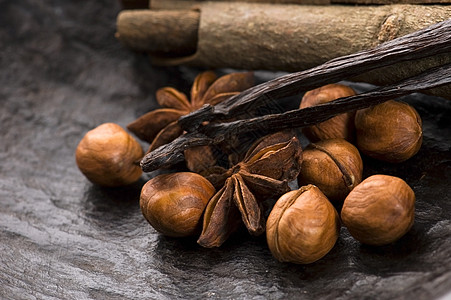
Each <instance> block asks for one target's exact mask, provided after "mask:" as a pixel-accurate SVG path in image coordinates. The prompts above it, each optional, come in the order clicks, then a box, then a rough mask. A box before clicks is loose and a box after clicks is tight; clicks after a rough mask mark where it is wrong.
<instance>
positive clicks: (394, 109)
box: [355, 100, 423, 163]
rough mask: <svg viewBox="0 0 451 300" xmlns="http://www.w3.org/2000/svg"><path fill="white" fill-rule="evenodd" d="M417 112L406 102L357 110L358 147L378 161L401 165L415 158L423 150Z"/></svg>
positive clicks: (421, 132) (388, 103)
mask: <svg viewBox="0 0 451 300" xmlns="http://www.w3.org/2000/svg"><path fill="white" fill-rule="evenodd" d="M421 124H422V122H421V118H420V116H419V115H418V113H417V111H416V110H415V109H414V108H413V107H412V106H410V105H409V104H407V103H404V102H398V101H393V100H390V101H387V102H385V103H382V104H379V105H376V106H373V107H370V108H366V109H362V110H359V111H357V113H356V116H355V127H356V135H357V141H356V142H357V143H356V145H357V148H359V150H360V151H361V152H362V153H364V154H366V155H368V156H370V157H372V158H376V159H379V160H383V161H387V162H392V163H398V162H403V161H405V160H407V159H409V158H411V157H412V156H414V155H415V154H416V153H417V152H418V150H419V149H420V147H421V142H422V140H423V131H422V129H421Z"/></svg>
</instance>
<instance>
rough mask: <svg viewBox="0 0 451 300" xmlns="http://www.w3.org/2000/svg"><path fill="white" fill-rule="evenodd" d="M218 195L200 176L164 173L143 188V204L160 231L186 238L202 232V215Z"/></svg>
mask: <svg viewBox="0 0 451 300" xmlns="http://www.w3.org/2000/svg"><path fill="white" fill-rule="evenodd" d="M214 193H215V188H214V187H213V185H211V183H210V182H209V181H208V180H207V179H205V178H204V177H202V176H201V175H199V174H196V173H191V172H179V173H172V174H163V175H159V176H157V177H154V178H152V179H151V180H149V181H148V182H147V183H146V184H145V185H144V186H143V188H142V190H141V196H140V201H139V205H140V207H141V211H142V213H143V215H144V217H145V218H146V220H147V221H148V222H149V223H150V225H152V227H153V228H155V229H156V230H157V231H158V232H160V233H162V234H164V235H167V236H172V237H184V236H190V235H193V234H196V233H198V231H199V230H200V223H201V219H202V213H203V211H204V209H205V207H206V206H207V203H208V201H209V200H210V198H211V197H212V196H213V195H214Z"/></svg>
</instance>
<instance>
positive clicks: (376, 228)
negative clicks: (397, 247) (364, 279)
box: [341, 175, 415, 246]
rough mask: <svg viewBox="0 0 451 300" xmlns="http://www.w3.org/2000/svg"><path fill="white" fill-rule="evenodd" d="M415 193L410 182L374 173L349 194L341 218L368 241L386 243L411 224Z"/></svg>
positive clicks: (407, 228) (366, 242)
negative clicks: (408, 183)
mask: <svg viewBox="0 0 451 300" xmlns="http://www.w3.org/2000/svg"><path fill="white" fill-rule="evenodd" d="M414 217H415V194H414V192H413V191H412V189H411V188H410V187H409V185H407V183H406V182H405V181H404V180H402V179H400V178H398V177H393V176H388V175H373V176H371V177H368V178H367V179H365V180H364V181H362V182H361V183H360V184H359V185H358V186H356V187H355V188H354V189H353V190H352V192H351V193H349V195H348V197H346V199H345V201H344V204H343V208H342V210H341V219H342V221H343V223H344V225H345V226H346V227H347V228H348V230H349V232H350V233H351V235H352V236H353V237H354V238H355V239H357V240H358V241H360V242H361V243H364V244H368V245H377V246H380V245H387V244H390V243H392V242H394V241H396V240H398V239H399V238H401V237H402V236H403V235H404V234H405V233H407V231H409V229H410V228H411V227H412V225H413V222H414Z"/></svg>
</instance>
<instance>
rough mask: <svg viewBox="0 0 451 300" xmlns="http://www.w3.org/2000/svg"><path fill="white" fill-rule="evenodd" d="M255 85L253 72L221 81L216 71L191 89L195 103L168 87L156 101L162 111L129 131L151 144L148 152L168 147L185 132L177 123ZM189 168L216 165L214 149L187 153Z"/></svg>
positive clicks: (200, 78) (201, 77)
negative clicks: (204, 107) (193, 112)
mask: <svg viewBox="0 0 451 300" xmlns="http://www.w3.org/2000/svg"><path fill="white" fill-rule="evenodd" d="M253 85H254V75H253V73H252V72H245V73H230V74H227V75H224V76H221V77H219V78H217V76H216V74H215V73H214V72H212V71H206V72H203V73H201V74H199V75H198V76H197V77H196V78H195V80H194V83H193V85H192V88H191V101H190V100H188V97H187V95H185V94H184V93H182V92H180V91H178V90H176V89H174V88H171V87H164V88H161V89H159V90H158V91H157V93H156V99H157V102H158V104H160V106H162V108H159V109H156V110H153V111H150V112H148V113H146V114H144V115H142V116H141V117H139V118H138V119H136V120H135V121H133V122H132V123H130V124H128V126H127V128H128V129H129V130H130V131H131V132H133V133H134V134H135V135H136V136H137V137H139V138H140V139H141V140H143V141H146V142H148V143H150V147H149V149H148V151H147V153H149V152H151V151H153V150H155V149H156V148H158V147H160V146H162V145H165V144H167V143H169V142H171V141H173V140H174V139H175V138H177V137H178V136H180V135H181V134H182V133H183V130H182V128H180V126H179V125H178V123H177V120H178V119H179V118H180V117H181V116H184V115H187V114H189V113H190V112H192V111H195V110H197V109H199V108H200V107H202V106H203V105H204V104H210V105H216V104H218V103H220V102H222V101H224V100H226V99H228V98H229V97H231V96H235V95H237V94H239V93H240V92H242V91H243V90H245V89H247V88H249V87H251V86H253ZM185 158H186V162H187V167H188V168H189V169H190V170H191V171H193V172H197V173H198V172H201V171H202V170H205V169H206V168H208V167H211V166H213V165H214V164H215V162H216V159H215V157H214V155H213V152H212V149H211V147H210V146H199V147H195V148H190V149H188V150H187V151H185Z"/></svg>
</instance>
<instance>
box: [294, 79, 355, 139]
mask: <svg viewBox="0 0 451 300" xmlns="http://www.w3.org/2000/svg"><path fill="white" fill-rule="evenodd" d="M355 94H356V93H355V91H354V90H353V89H352V88H351V87H349V86H346V85H342V84H328V85H325V86H322V87H320V88H317V89H314V90H311V91H308V92H307V93H305V94H304V96H303V97H302V100H301V105H300V108H306V107H309V106H315V105H318V104H324V103H327V102H331V101H333V100H336V99H338V98H342V97H349V96H353V95H355ZM302 132H303V133H304V135H305V136H306V137H307V138H308V139H309V140H310V141H312V142H317V141H319V140H327V139H333V138H343V139H346V140H348V141H353V140H354V112H349V113H344V114H340V115H338V116H335V117H333V118H331V119H329V120H327V121H324V122H321V123H319V124H316V125H313V126H309V127H306V128H304V129H303V130H302Z"/></svg>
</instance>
